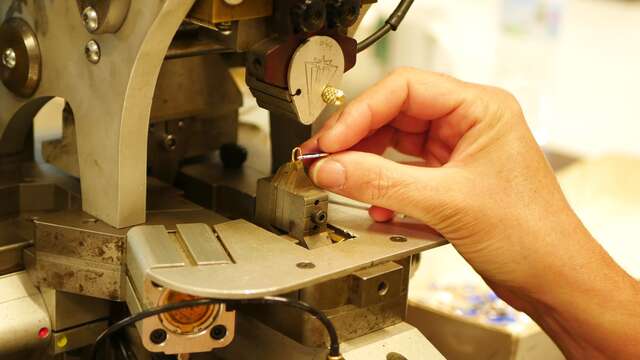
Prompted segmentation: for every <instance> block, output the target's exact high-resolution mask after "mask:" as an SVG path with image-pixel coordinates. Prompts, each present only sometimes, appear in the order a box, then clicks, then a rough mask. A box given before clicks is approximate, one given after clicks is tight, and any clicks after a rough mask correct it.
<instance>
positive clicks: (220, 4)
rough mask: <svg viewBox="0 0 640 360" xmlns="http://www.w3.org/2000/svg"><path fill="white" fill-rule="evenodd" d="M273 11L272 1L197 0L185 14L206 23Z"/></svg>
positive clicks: (240, 18) (256, 16)
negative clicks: (230, 2) (231, 0)
mask: <svg viewBox="0 0 640 360" xmlns="http://www.w3.org/2000/svg"><path fill="white" fill-rule="evenodd" d="M272 13H273V1H262V0H248V1H242V2H240V3H239V4H237V5H230V4H228V3H227V2H226V1H223V0H199V1H197V2H196V3H195V4H194V5H193V7H192V8H191V11H190V12H189V14H188V15H187V16H188V18H189V19H191V20H193V21H195V22H197V23H199V24H200V23H203V24H204V25H206V24H215V23H219V22H226V21H235V20H245V19H254V18H258V17H265V16H269V15H271V14H272Z"/></svg>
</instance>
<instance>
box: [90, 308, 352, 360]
mask: <svg viewBox="0 0 640 360" xmlns="http://www.w3.org/2000/svg"><path fill="white" fill-rule="evenodd" d="M223 302H224V303H227V304H279V305H285V306H289V307H292V308H296V309H300V310H304V311H306V312H307V313H309V314H310V315H312V316H313V317H315V318H316V319H318V320H319V321H320V322H321V323H322V325H324V327H325V328H326V329H327V333H328V334H329V341H330V345H329V356H336V357H338V356H340V340H339V339H338V332H337V331H336V328H335V326H333V323H332V322H331V320H329V318H328V317H327V315H325V314H324V313H323V312H322V311H320V310H318V309H316V308H314V307H312V306H311V305H309V304H307V303H305V302H303V301H300V300H293V299H287V298H283V297H277V296H267V297H264V298H260V299H246V300H234V301H222V300H217V299H198V300H190V301H183V302H179V303H172V304H167V305H163V306H158V307H155V308H150V309H147V310H143V311H141V312H139V313H137V314H134V315H131V316H129V317H126V318H124V319H122V320H120V321H118V322H117V323H115V324H113V325H111V326H110V327H108V328H107V329H106V330H105V331H103V332H102V334H100V335H99V336H98V338H97V339H96V341H95V343H94V344H93V346H92V347H91V353H90V356H89V359H91V360H96V355H97V350H98V347H100V345H101V343H102V342H104V341H105V340H106V339H107V338H109V337H110V336H112V335H113V334H115V333H116V332H118V331H120V330H122V329H123V328H125V327H127V326H130V325H132V324H135V323H136V322H138V321H141V320H144V319H146V318H149V317H152V316H156V315H160V314H163V313H167V312H170V311H174V310H180V309H185V308H191V307H197V306H204V305H215V304H221V303H223Z"/></svg>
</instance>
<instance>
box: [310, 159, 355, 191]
mask: <svg viewBox="0 0 640 360" xmlns="http://www.w3.org/2000/svg"><path fill="white" fill-rule="evenodd" d="M311 180H312V181H313V182H314V183H315V184H316V185H317V186H319V187H321V188H325V189H328V190H336V189H340V188H341V187H343V186H344V183H345V181H346V180H347V171H346V170H345V169H344V167H343V166H342V164H340V163H339V162H337V161H335V160H332V159H331V158H324V159H321V160H320V161H318V162H316V163H315V164H314V165H313V166H312V167H311Z"/></svg>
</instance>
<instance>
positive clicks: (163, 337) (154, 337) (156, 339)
mask: <svg viewBox="0 0 640 360" xmlns="http://www.w3.org/2000/svg"><path fill="white" fill-rule="evenodd" d="M149 340H151V342H152V343H154V344H156V345H160V344H162V343H163V342H165V341H167V332H166V331H164V330H162V329H155V330H153V331H152V332H151V334H149Z"/></svg>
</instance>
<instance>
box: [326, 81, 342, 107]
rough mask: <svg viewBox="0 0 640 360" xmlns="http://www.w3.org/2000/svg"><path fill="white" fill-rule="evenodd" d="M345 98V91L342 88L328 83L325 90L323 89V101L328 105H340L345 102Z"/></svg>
mask: <svg viewBox="0 0 640 360" xmlns="http://www.w3.org/2000/svg"><path fill="white" fill-rule="evenodd" d="M344 100H345V97H344V91H342V90H340V89H336V88H334V87H333V86H331V85H327V86H325V88H324V90H322V101H324V102H325V104H327V105H334V106H340V105H342V104H344Z"/></svg>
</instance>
